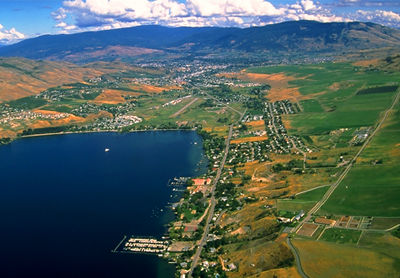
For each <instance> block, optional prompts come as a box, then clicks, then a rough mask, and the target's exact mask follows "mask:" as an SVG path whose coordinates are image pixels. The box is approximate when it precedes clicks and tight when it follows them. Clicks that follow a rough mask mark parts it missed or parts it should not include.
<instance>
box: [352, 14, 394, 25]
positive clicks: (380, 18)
mask: <svg viewBox="0 0 400 278" xmlns="http://www.w3.org/2000/svg"><path fill="white" fill-rule="evenodd" d="M355 18H356V19H357V20H359V21H371V22H376V23H379V24H383V25H386V26H391V27H395V28H400V14H398V13H395V12H393V11H385V10H375V11H370V10H368V11H365V10H358V11H357V14H356V16H355Z"/></svg>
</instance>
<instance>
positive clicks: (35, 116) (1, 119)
mask: <svg viewBox="0 0 400 278" xmlns="http://www.w3.org/2000/svg"><path fill="white" fill-rule="evenodd" d="M69 116H70V114H67V113H51V114H47V113H46V114H44V113H40V112H33V111H24V110H19V111H13V112H2V113H1V116H0V124H9V123H11V122H12V121H18V120H59V119H65V118H67V117H69Z"/></svg>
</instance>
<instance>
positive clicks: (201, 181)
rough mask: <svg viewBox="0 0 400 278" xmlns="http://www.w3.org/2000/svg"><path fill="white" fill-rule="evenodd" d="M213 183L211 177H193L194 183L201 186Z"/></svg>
mask: <svg viewBox="0 0 400 278" xmlns="http://www.w3.org/2000/svg"><path fill="white" fill-rule="evenodd" d="M210 184H211V179H210V178H207V179H193V185H195V186H199V185H210Z"/></svg>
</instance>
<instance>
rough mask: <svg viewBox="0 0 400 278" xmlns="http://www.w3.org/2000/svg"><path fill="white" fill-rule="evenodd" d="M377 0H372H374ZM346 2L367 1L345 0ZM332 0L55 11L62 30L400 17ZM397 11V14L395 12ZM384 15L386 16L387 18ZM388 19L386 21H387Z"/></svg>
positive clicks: (148, 0) (143, 1) (197, 0)
mask: <svg viewBox="0 0 400 278" xmlns="http://www.w3.org/2000/svg"><path fill="white" fill-rule="evenodd" d="M371 1H372V0H371ZM339 2H340V3H342V4H343V3H355V2H362V1H359V0H341V1H339ZM328 7H330V8H332V5H331V6H329V5H328V6H327V5H323V4H321V3H320V2H318V1H316V0H293V2H292V3H290V4H286V5H284V4H281V5H279V6H277V5H273V4H272V3H271V2H269V1H267V0H246V1H245V0H186V1H185V2H183V3H182V1H180V0H65V1H63V6H62V7H61V8H60V9H58V11H56V12H54V13H52V16H53V18H54V20H55V21H56V24H55V27H56V28H59V29H60V30H61V31H62V32H72V31H74V32H76V31H84V30H102V29H113V28H120V27H131V26H137V25H143V24H159V25H169V26H238V27H248V26H259V25H265V24H271V23H277V22H282V21H287V20H316V21H321V22H334V21H335V22H336V21H350V20H349V18H351V19H353V20H355V19H357V20H360V19H362V18H365V19H367V18H371V20H379V17H383V18H386V21H385V22H390V20H391V21H392V22H394V21H397V19H396V15H397V16H398V14H396V13H394V12H386V13H383V12H382V13H381V14H377V13H375V14H362V13H361V12H353V13H352V14H347V15H346V16H340V15H337V14H334V13H333V12H332V10H331V9H328ZM390 13H392V14H390ZM381 21H382V20H381ZM382 22H383V21H382Z"/></svg>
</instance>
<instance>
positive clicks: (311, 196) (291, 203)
mask: <svg viewBox="0 0 400 278" xmlns="http://www.w3.org/2000/svg"><path fill="white" fill-rule="evenodd" d="M328 188H329V187H328V186H325V187H321V188H317V189H315V190H312V191H309V192H305V193H302V194H299V195H297V196H296V197H295V199H293V200H288V199H285V200H278V204H277V208H278V210H286V211H300V210H304V211H308V210H310V209H311V208H312V207H313V206H314V205H315V204H316V203H317V202H318V201H319V200H320V199H321V198H322V196H323V195H324V194H325V192H326V191H327V190H328Z"/></svg>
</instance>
